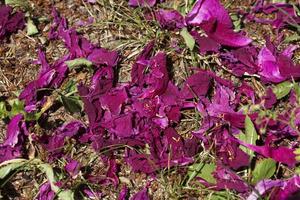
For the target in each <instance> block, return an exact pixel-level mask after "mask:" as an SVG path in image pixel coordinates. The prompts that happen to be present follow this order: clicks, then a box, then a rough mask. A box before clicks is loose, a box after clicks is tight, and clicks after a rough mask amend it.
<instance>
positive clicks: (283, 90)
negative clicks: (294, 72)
mask: <svg viewBox="0 0 300 200" xmlns="http://www.w3.org/2000/svg"><path fill="white" fill-rule="evenodd" d="M293 86H294V84H293V83H292V82H290V81H285V82H282V83H279V84H277V85H276V86H274V87H273V88H272V90H273V93H274V94H275V95H276V98H277V99H281V98H283V97H285V96H286V95H288V94H289V93H290V91H291V89H292V88H293Z"/></svg>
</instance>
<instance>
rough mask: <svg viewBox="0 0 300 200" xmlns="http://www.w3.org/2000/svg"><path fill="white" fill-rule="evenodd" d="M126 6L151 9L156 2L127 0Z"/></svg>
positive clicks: (150, 0) (151, 0) (154, 0)
mask: <svg viewBox="0 0 300 200" xmlns="http://www.w3.org/2000/svg"><path fill="white" fill-rule="evenodd" d="M128 4H129V6H132V7H138V6H141V7H147V6H149V7H152V6H154V5H155V4H156V0H129V2H128Z"/></svg>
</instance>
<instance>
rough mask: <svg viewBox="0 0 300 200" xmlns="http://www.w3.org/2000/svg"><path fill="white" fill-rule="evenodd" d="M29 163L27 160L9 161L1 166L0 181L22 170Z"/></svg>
mask: <svg viewBox="0 0 300 200" xmlns="http://www.w3.org/2000/svg"><path fill="white" fill-rule="evenodd" d="M26 163H27V160H25V159H13V160H9V161H5V162H3V163H1V165H0V179H1V180H2V179H4V178H5V177H6V176H8V175H9V174H10V173H11V172H13V171H15V170H17V169H19V168H21V167H22V166H24V165H25V164H26Z"/></svg>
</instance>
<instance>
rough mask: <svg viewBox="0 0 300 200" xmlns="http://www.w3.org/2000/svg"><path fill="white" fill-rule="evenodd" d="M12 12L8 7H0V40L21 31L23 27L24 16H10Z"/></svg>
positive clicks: (18, 14)
mask: <svg viewBox="0 0 300 200" xmlns="http://www.w3.org/2000/svg"><path fill="white" fill-rule="evenodd" d="M12 11H13V9H12V8H11V7H10V6H2V5H0V40H2V39H4V38H5V37H6V36H8V35H10V34H11V33H14V32H16V31H17V30H19V29H22V28H23V27H24V25H25V19H24V14H23V13H22V12H16V13H15V14H12Z"/></svg>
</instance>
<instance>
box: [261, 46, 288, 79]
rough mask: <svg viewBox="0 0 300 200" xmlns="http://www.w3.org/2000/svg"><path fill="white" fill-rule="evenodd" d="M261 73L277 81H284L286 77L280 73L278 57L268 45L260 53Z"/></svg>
mask: <svg viewBox="0 0 300 200" xmlns="http://www.w3.org/2000/svg"><path fill="white" fill-rule="evenodd" d="M258 65H259V67H260V72H259V74H260V75H261V76H262V77H263V78H264V79H266V80H268V81H272V82H275V83H278V82H282V81H284V80H285V78H284V77H283V76H282V75H281V74H280V71H279V66H278V64H277V61H276V57H275V56H274V55H273V53H272V52H271V51H270V50H269V49H268V48H266V47H264V48H262V49H261V50H260V52H259V54H258Z"/></svg>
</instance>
